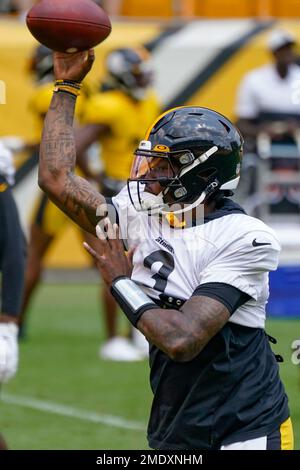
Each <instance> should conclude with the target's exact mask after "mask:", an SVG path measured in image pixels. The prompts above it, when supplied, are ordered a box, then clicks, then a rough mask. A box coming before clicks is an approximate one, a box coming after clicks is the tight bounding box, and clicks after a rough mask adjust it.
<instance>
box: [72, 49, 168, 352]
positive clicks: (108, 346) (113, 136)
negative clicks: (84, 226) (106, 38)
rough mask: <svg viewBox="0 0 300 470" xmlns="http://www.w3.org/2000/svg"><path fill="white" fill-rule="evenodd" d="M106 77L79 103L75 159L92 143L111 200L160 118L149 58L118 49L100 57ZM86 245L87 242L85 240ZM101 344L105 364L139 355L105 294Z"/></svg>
mask: <svg viewBox="0 0 300 470" xmlns="http://www.w3.org/2000/svg"><path fill="white" fill-rule="evenodd" d="M105 65H106V71H107V76H106V78H105V82H104V83H103V85H102V89H101V91H100V92H99V93H98V94H94V95H93V96H91V98H90V99H89V100H88V101H87V102H86V103H85V107H84V113H83V117H82V120H83V121H84V122H85V123H86V126H85V127H83V128H82V129H79V130H78V131H77V135H76V141H77V158H78V157H81V155H82V152H84V151H86V149H87V148H88V147H89V146H90V145H91V143H93V142H95V141H97V142H99V143H100V147H101V161H102V164H103V175H102V178H101V193H102V194H104V195H105V196H106V197H112V196H115V195H116V194H117V193H118V192H119V191H120V189H121V188H123V186H124V185H125V184H126V180H127V178H128V177H129V174H130V169H131V165H132V159H133V151H134V149H135V148H136V146H137V144H138V142H139V141H140V140H141V139H142V137H143V132H144V129H146V128H147V127H149V125H150V124H151V122H152V121H153V119H154V118H155V117H156V116H157V115H158V114H159V112H160V105H159V102H158V98H157V96H156V94H155V92H154V90H153V88H152V86H151V85H152V66H151V62H150V56H149V53H148V52H147V50H146V49H144V48H143V47H138V48H121V49H116V50H113V51H111V52H110V53H109V54H108V55H107V57H106V63H105ZM91 242H92V240H91ZM102 304H103V305H104V315H105V322H106V330H107V341H106V342H105V343H104V344H103V345H102V346H101V347H100V350H99V355H100V357H102V358H105V359H111V360H126V359H127V360H135V359H136V360H138V359H141V358H142V357H143V356H144V354H145V352H144V351H143V348H144V346H143V341H141V339H140V338H139V336H138V335H136V334H133V342H132V341H129V340H128V339H127V338H124V337H122V336H118V335H117V305H116V303H115V301H114V299H113V298H112V296H111V295H110V292H109V291H108V290H107V289H104V291H103V295H102Z"/></svg>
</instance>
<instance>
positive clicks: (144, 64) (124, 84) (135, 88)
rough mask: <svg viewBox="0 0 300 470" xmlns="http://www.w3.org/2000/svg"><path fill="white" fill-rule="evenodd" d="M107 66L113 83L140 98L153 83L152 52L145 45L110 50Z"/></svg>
mask: <svg viewBox="0 0 300 470" xmlns="http://www.w3.org/2000/svg"><path fill="white" fill-rule="evenodd" d="M106 68H107V72H108V74H109V78H110V81H111V82H112V85H113V86H114V87H116V88H121V89H123V91H125V92H126V93H127V94H129V95H131V96H132V97H133V98H135V99H137V100H140V99H143V98H144V96H145V92H146V89H147V88H148V87H149V86H150V85H151V83H152V67H151V63H150V54H149V52H148V51H147V50H146V49H145V48H143V47H137V48H129V47H128V48H122V49H116V50H114V51H112V52H110V53H109V54H108V56H107V58H106Z"/></svg>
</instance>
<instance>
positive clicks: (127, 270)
mask: <svg viewBox="0 0 300 470" xmlns="http://www.w3.org/2000/svg"><path fill="white" fill-rule="evenodd" d="M104 229H105V231H104V230H103V229H102V228H101V227H100V225H97V227H96V233H97V237H98V239H97V240H95V244H94V247H95V249H93V248H92V247H91V246H90V245H89V244H88V243H86V242H84V243H83V246H84V248H85V249H86V250H87V251H88V252H89V253H90V255H92V256H93V258H95V260H96V264H97V268H98V270H99V271H100V274H101V276H102V278H103V280H104V282H105V283H106V284H107V285H108V286H110V285H111V283H112V282H113V281H114V280H115V279H116V278H117V277H120V276H127V277H130V276H131V272H132V257H133V253H134V250H130V251H129V252H128V253H127V255H126V254H125V251H124V246H123V243H122V240H120V235H119V227H118V225H117V224H112V223H111V221H110V220H109V219H108V218H106V219H105V220H104Z"/></svg>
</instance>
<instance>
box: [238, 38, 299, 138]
mask: <svg viewBox="0 0 300 470" xmlns="http://www.w3.org/2000/svg"><path fill="white" fill-rule="evenodd" d="M295 42H296V40H295V37H294V36H293V35H292V34H290V33H289V32H286V31H280V30H276V31H273V32H272V33H271V35H270V36H269V39H268V49H269V51H270V53H271V54H272V58H273V62H272V63H270V64H267V65H265V66H263V67H260V68H257V69H255V70H252V71H251V72H249V73H248V74H247V75H246V76H245V78H244V80H243V82H242V84H241V87H240V89H239V92H238V99H237V105H236V115H237V116H238V123H237V125H238V127H239V128H240V130H241V132H242V134H243V135H244V137H245V138H248V139H249V138H254V137H256V136H257V135H258V133H259V132H261V131H264V132H267V133H268V134H270V135H271V136H273V134H274V129H272V126H271V125H270V121H271V120H274V119H276V117H277V116H278V115H280V118H281V119H284V120H285V122H286V130H287V131H291V132H294V131H295V128H297V127H298V128H299V125H300V106H299V100H297V87H298V95H299V89H300V67H299V66H298V65H297V64H296V55H295V53H294V46H295ZM272 115H273V119H272ZM268 116H269V117H270V119H268Z"/></svg>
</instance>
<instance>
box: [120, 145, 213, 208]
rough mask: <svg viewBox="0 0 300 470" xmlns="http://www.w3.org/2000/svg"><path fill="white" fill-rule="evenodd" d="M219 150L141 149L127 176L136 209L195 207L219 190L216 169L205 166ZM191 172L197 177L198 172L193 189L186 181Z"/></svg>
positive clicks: (136, 154)
mask: <svg viewBox="0 0 300 470" xmlns="http://www.w3.org/2000/svg"><path fill="white" fill-rule="evenodd" d="M144 144H146V142H144ZM141 145H143V142H142V143H141ZM162 147H163V146H162ZM217 150H218V148H217V147H216V146H214V147H212V148H211V149H208V150H207V151H206V152H203V153H202V154H201V155H199V156H198V157H195V155H194V154H193V152H191V150H188V149H187V150H178V151H173V152H168V151H167V152H162V151H151V150H141V149H138V150H137V151H136V152H135V159H134V162H133V166H132V170H131V175H130V178H129V179H128V192H129V196H130V200H131V203H132V204H133V206H134V207H135V209H136V210H137V211H147V212H148V214H149V215H153V214H156V213H162V214H164V213H165V214H167V213H170V212H173V213H174V214H176V213H182V212H186V211H188V210H191V209H193V208H194V207H196V206H197V205H199V204H201V203H202V202H203V201H204V199H205V198H206V197H207V196H208V195H211V194H212V193H213V192H215V191H217V189H219V186H220V185H219V184H218V181H217V179H216V178H215V174H216V173H217V170H216V168H214V167H212V166H209V167H207V165H206V167H205V168H202V166H203V164H204V163H205V162H206V161H207V160H208V159H209V157H210V156H211V155H213V154H214V153H215V152H217ZM192 174H193V176H194V177H195V174H196V178H194V179H195V188H194V191H193V188H191V185H187V184H185V182H186V181H188V180H190V179H191V175H192ZM158 188H159V189H158ZM187 188H189V189H187ZM199 192H200V194H199Z"/></svg>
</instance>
